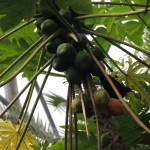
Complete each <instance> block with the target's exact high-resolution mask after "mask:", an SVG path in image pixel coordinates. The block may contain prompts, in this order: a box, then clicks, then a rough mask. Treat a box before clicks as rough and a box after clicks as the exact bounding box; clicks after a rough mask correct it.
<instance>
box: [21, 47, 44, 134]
mask: <svg viewBox="0 0 150 150" xmlns="http://www.w3.org/2000/svg"><path fill="white" fill-rule="evenodd" d="M45 52H46V50H45V49H43V50H42V52H41V55H40V59H39V61H38V64H37V68H36V71H35V72H38V70H39V69H40V67H41V64H42V61H43V60H44V57H45V54H46V53H45ZM35 83H36V79H35V80H34V81H33V82H32V84H31V86H30V89H29V92H28V94H27V97H26V100H25V102H24V105H23V108H22V109H21V113H20V115H19V119H21V122H20V126H19V129H18V132H19V131H20V129H21V126H22V123H23V120H24V118H25V115H26V113H27V111H28V107H29V104H30V101H31V97H32V94H33V90H34V86H35Z"/></svg>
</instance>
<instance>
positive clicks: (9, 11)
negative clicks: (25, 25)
mask: <svg viewBox="0 0 150 150" xmlns="http://www.w3.org/2000/svg"><path fill="white" fill-rule="evenodd" d="M36 1H37V0H32V1H30V0H13V1H10V0H5V1H3V0H0V15H4V16H3V17H2V18H0V26H1V28H2V30H3V31H8V30H9V29H12V28H13V27H15V26H17V25H18V24H19V23H20V22H21V21H22V19H24V20H25V21H27V20H29V19H31V18H32V17H33V15H34V13H35V7H36V5H35V3H36Z"/></svg>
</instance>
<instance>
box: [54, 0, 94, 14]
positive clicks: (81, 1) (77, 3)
mask: <svg viewBox="0 0 150 150" xmlns="http://www.w3.org/2000/svg"><path fill="white" fill-rule="evenodd" d="M55 3H56V4H57V5H58V7H59V8H62V9H67V8H69V7H71V8H72V9H73V10H74V11H75V12H76V13H78V14H89V13H91V11H92V3H91V0H86V1H85V0H55Z"/></svg>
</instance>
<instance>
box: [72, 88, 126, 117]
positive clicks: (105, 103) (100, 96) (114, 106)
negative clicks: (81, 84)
mask: <svg viewBox="0 0 150 150" xmlns="http://www.w3.org/2000/svg"><path fill="white" fill-rule="evenodd" d="M93 96H94V100H95V104H96V105H97V108H99V109H101V108H102V107H106V108H107V109H108V111H109V112H110V114H111V115H113V116H120V115H122V114H123V113H124V110H123V107H122V105H121V103H120V102H119V100H118V99H116V98H110V96H109V94H108V92H107V91H106V90H105V89H99V90H95V92H94V94H93ZM84 99H86V100H85V108H86V110H87V111H86V113H87V117H91V116H92V115H93V113H92V112H93V111H91V108H90V107H89V103H90V100H89V99H88V98H87V96H86V95H84ZM86 103H88V104H86ZM90 105H92V104H90ZM72 108H73V109H74V111H75V112H76V113H82V105H81V99H80V97H76V98H74V99H73V100H72ZM89 110H90V112H89ZM89 113H90V114H89Z"/></svg>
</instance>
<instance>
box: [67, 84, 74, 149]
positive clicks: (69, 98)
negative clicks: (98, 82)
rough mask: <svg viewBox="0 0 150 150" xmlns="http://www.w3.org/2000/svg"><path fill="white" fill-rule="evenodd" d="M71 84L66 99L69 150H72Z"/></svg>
mask: <svg viewBox="0 0 150 150" xmlns="http://www.w3.org/2000/svg"><path fill="white" fill-rule="evenodd" d="M72 93H73V92H72V86H71V85H69V91H68V101H69V150H72V107H71V104H72Z"/></svg>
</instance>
